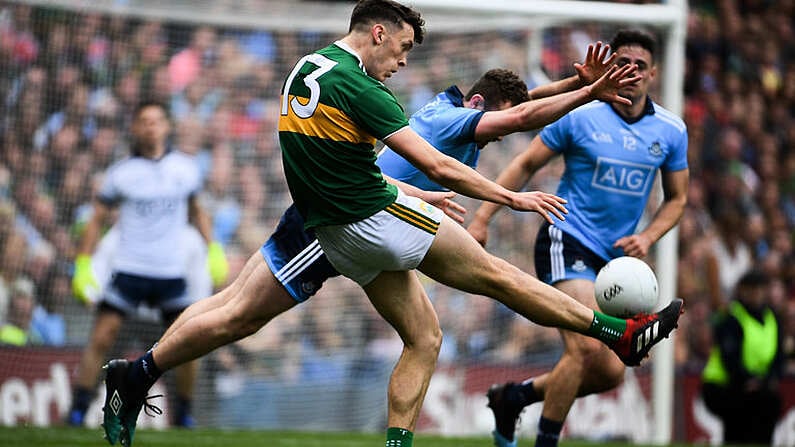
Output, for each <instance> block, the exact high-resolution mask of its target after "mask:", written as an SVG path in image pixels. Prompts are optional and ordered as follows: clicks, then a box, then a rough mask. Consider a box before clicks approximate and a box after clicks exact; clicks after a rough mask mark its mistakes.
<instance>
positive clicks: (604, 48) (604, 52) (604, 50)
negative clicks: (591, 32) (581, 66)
mask: <svg viewBox="0 0 795 447" xmlns="http://www.w3.org/2000/svg"><path fill="white" fill-rule="evenodd" d="M599 46H600V47H601V48H600V49H599V50H600V51H599V53H598V54H599V60H600V61H605V58H607V57H608V54H609V53H610V45H608V44H602V42H599ZM614 58H615V55H610V57H609V58H608V59H607V62H612V59H614Z"/></svg>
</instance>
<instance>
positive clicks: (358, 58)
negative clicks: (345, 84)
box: [334, 40, 367, 74]
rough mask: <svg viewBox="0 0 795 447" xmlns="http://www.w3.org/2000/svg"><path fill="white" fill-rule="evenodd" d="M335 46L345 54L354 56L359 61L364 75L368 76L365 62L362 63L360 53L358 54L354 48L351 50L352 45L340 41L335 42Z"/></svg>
mask: <svg viewBox="0 0 795 447" xmlns="http://www.w3.org/2000/svg"><path fill="white" fill-rule="evenodd" d="M334 45H336V46H338V47H340V48H342V49H343V50H344V51H345V52H348V53H350V54H351V55H353V57H355V58H356V60H357V61H359V68H361V69H362V71H363V72H364V74H367V70H365V69H364V62H362V58H361V57H359V53H357V52H356V51H355V50H354V49H353V48H351V46H350V45H348V44H347V43H345V42H343V41H341V40H338V41H336V42H334Z"/></svg>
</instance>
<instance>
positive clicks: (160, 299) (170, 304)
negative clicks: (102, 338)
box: [102, 272, 193, 315]
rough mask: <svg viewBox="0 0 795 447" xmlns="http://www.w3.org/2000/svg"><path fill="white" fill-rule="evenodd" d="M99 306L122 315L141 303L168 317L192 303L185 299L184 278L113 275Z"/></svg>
mask: <svg viewBox="0 0 795 447" xmlns="http://www.w3.org/2000/svg"><path fill="white" fill-rule="evenodd" d="M102 303H103V304H105V305H107V306H109V307H111V308H113V309H116V310H118V311H119V312H121V313H122V314H123V315H129V314H131V313H133V312H135V311H136V309H137V308H138V306H139V305H141V304H146V305H147V306H149V307H152V308H154V309H160V311H161V312H162V313H163V315H171V314H174V313H179V312H181V311H183V310H184V309H185V308H186V307H188V306H190V305H191V304H192V303H193V301H192V300H191V299H190V298H189V297H188V287H187V283H186V282H185V278H173V279H162V278H150V277H147V276H138V275H131V274H128V273H122V272H114V273H113V275H112V276H111V280H110V284H108V287H107V290H105V293H104V295H103V298H102Z"/></svg>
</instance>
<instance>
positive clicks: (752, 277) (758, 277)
mask: <svg viewBox="0 0 795 447" xmlns="http://www.w3.org/2000/svg"><path fill="white" fill-rule="evenodd" d="M768 281H769V279H768V277H767V275H766V274H765V272H763V271H762V270H759V269H757V268H754V269H751V270H750V271H748V272H746V273H745V274H744V275H743V276H742V277H741V278H740V281H738V282H737V286H738V287H760V286H764V285H766V284H767V283H768Z"/></svg>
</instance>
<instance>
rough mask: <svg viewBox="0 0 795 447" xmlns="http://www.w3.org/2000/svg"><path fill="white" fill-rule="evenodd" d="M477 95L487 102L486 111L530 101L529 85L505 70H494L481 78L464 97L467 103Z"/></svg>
mask: <svg viewBox="0 0 795 447" xmlns="http://www.w3.org/2000/svg"><path fill="white" fill-rule="evenodd" d="M476 94H480V95H481V96H483V98H484V99H485V101H486V104H485V109H486V110H492V107H496V106H497V105H499V104H501V103H503V102H504V101H508V102H510V103H511V105H512V106H515V105H517V104H520V103H523V102H525V101H529V100H530V95H529V94H528V93H527V84H525V82H524V81H523V80H522V79H521V78H520V77H519V76H518V75H517V74H516V73H514V72H513V71H511V70H506V69H503V68H493V69H491V70H489V71H487V72H486V73H484V74H483V76H481V77H480V79H478V80H477V81H475V84H474V85H473V86H472V88H470V89H469V92H468V93H467V94H466V96H464V99H466V100H467V101H468V100H470V99H472V97H473V96H475V95H476Z"/></svg>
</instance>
